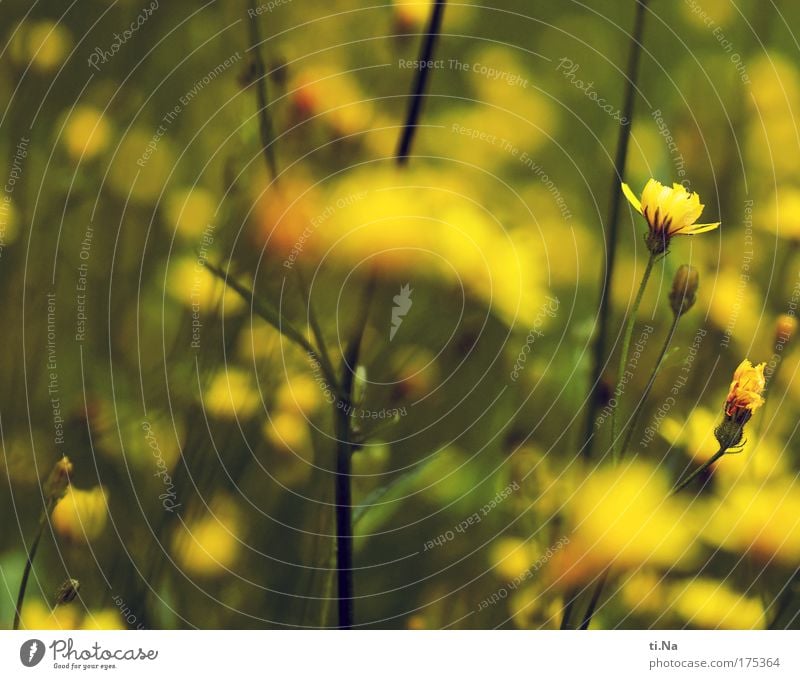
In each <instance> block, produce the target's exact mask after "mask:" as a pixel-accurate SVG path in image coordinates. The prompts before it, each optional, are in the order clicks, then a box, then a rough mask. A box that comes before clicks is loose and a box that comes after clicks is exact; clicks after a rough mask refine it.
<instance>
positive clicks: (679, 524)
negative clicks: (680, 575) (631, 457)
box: [548, 461, 697, 585]
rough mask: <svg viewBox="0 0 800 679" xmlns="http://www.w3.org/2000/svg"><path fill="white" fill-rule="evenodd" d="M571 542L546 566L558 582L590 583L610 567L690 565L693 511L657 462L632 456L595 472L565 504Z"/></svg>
mask: <svg viewBox="0 0 800 679" xmlns="http://www.w3.org/2000/svg"><path fill="white" fill-rule="evenodd" d="M565 510H566V511H565V514H566V518H567V519H568V525H569V526H571V527H572V532H570V533H569V539H570V541H569V543H568V544H567V545H566V546H564V547H563V548H562V549H560V550H559V551H557V552H556V554H555V555H554V557H553V558H552V559H551V561H550V562H549V563H548V571H549V572H550V574H551V576H552V577H553V578H554V579H555V580H557V581H558V582H559V584H560V585H571V584H576V583H581V582H588V581H590V580H592V579H594V578H596V577H597V575H598V574H599V573H602V572H603V571H604V570H605V569H606V568H608V567H609V566H614V567H615V568H619V569H620V570H630V569H634V568H637V567H640V566H643V565H651V566H654V567H661V568H670V567H673V566H686V565H687V564H690V563H692V562H693V561H694V559H695V557H696V554H697V545H696V544H695V531H694V530H693V522H692V520H691V519H692V515H691V513H689V512H688V510H687V509H686V507H685V505H684V504H683V502H682V501H681V500H680V499H679V498H677V497H674V496H671V495H670V481H669V479H668V478H667V477H666V476H664V474H663V473H662V472H661V471H660V470H659V469H658V468H656V467H652V466H650V465H649V464H646V463H644V462H640V461H633V462H631V463H629V464H628V465H626V466H624V467H612V466H604V467H601V468H599V469H597V470H596V471H594V472H592V473H591V474H590V475H589V476H588V478H586V479H585V481H584V482H583V483H582V484H580V485H579V486H578V487H577V488H576V489H575V492H574V493H573V494H572V496H571V498H570V500H569V502H568V503H567V505H566V507H565Z"/></svg>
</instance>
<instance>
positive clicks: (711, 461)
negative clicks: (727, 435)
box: [672, 446, 728, 495]
mask: <svg viewBox="0 0 800 679" xmlns="http://www.w3.org/2000/svg"><path fill="white" fill-rule="evenodd" d="M727 452H728V449H727V448H726V447H724V446H723V447H720V449H719V450H718V451H717V452H716V453H714V455H713V456H712V457H711V458H710V459H708V460H707V461H706V462H704V463H703V464H702V465H700V466H699V467H698V468H697V469H695V470H694V471H693V472H692V473H691V474H689V476H687V477H686V478H685V479H684V480H683V481H681V482H680V483H677V484H676V485H675V487H674V488H673V489H672V494H673V495H674V494H675V493H678V492H680V491H682V490H683V489H684V488H686V486H688V485H689V484H690V483H691V482H692V481H694V479H696V478H697V477H698V476H699V475H700V474H702V473H703V472H704V471H705V470H706V469H708V468H709V467H710V466H711V465H712V464H714V463H715V462H716V461H717V460H719V459H720V458H721V457H722V456H723V455H725V453H727Z"/></svg>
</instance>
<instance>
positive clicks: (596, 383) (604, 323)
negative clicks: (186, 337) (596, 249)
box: [582, 0, 648, 459]
mask: <svg viewBox="0 0 800 679" xmlns="http://www.w3.org/2000/svg"><path fill="white" fill-rule="evenodd" d="M647 2H648V0H638V2H637V3H636V18H635V19H634V25H633V33H632V34H631V44H630V51H629V52H628V64H627V68H626V70H625V94H624V102H623V105H622V116H623V118H625V119H626V120H627V121H628V123H627V124H626V125H621V126H620V130H619V136H618V138H617V150H616V155H615V158H614V173H613V175H612V177H611V190H610V194H609V195H610V201H609V216H608V222H607V224H608V244H607V247H606V251H605V266H604V267H603V270H602V272H601V279H600V289H601V290H602V293H601V295H600V308H599V310H598V312H597V315H598V321H597V322H598V328H597V335H596V339H595V342H594V346H593V347H592V371H591V374H590V376H589V384H590V388H589V396H588V404H587V405H588V407H587V411H586V424H585V429H584V445H583V448H582V451H583V455H584V457H586V458H587V459H590V458H591V457H592V449H593V446H594V435H593V433H594V420H595V415H596V414H597V409H598V407H599V406H600V402H599V398H600V397H599V391H600V384H601V379H600V378H601V376H602V374H603V366H604V363H605V361H606V352H607V351H608V325H609V321H610V317H611V312H610V307H609V302H610V298H611V284H612V282H613V280H614V268H615V263H616V254H617V238H618V235H619V212H620V205H621V202H622V194H621V193H620V188H619V185H620V182H621V181H622V179H623V177H624V176H625V165H626V160H627V157H628V143H629V142H630V136H631V128H632V126H633V109H634V103H635V101H636V97H635V95H636V83H637V80H638V76H639V62H640V60H641V54H642V36H643V34H644V19H645V14H646V10H647Z"/></svg>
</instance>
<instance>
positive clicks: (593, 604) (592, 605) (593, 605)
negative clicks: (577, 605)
mask: <svg viewBox="0 0 800 679" xmlns="http://www.w3.org/2000/svg"><path fill="white" fill-rule="evenodd" d="M606 580H608V568H606V569H605V570H604V571H603V574H602V575H601V576H600V580H598V582H597V586H596V587H595V588H594V592H593V593H592V598H591V599H590V601H589V606H588V607H587V608H586V613H585V614H584V616H583V620H582V621H581V625H580V627H579V628H578V629H584V630H585V629H589V624H590V623H591V622H592V617H593V616H594V612H595V610H596V609H597V604H598V602H599V601H600V597H601V596H602V594H603V588H604V587H605V586H606Z"/></svg>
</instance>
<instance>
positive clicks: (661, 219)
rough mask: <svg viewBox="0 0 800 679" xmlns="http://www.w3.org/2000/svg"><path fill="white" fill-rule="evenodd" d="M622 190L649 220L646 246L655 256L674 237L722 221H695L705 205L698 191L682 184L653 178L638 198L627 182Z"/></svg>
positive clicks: (708, 229) (702, 230)
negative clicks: (670, 183)
mask: <svg viewBox="0 0 800 679" xmlns="http://www.w3.org/2000/svg"><path fill="white" fill-rule="evenodd" d="M622 192H623V193H624V194H625V197H626V198H627V199H628V202H629V203H630V204H631V205H633V207H634V209H635V210H636V211H637V212H638V213H639V214H641V215H642V216H643V217H644V218H645V219H646V220H647V225H648V227H649V229H650V230H649V233H648V234H647V238H646V241H647V247H648V249H649V250H650V252H652V253H653V254H655V255H658V254H661V253H663V252H666V251H667V248H668V247H669V241H670V239H671V238H672V237H673V236H695V235H697V234H698V233H705V232H706V231H713V230H714V229H716V228H717V227H718V226H719V224H720V223H719V222H715V223H713V224H696V223H695V222H697V220H698V219H699V218H700V215H701V214H702V213H703V207H704V205H703V204H702V203H701V202H700V197H699V196H698V195H697V194H696V193H692V192H691V191H687V190H686V188H685V187H683V186H682V185H681V184H673V185H672V188H669V187H668V186H664V185H663V184H662V183H661V182H658V181H656V180H655V179H650V180H649V181H648V182H647V184H646V185H645V187H644V190H643V191H642V199H641V200H639V199H638V198H637V197H636V195H635V194H634V193H633V191H632V190H631V187H630V186H628V185H627V184H625V183H623V184H622Z"/></svg>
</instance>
